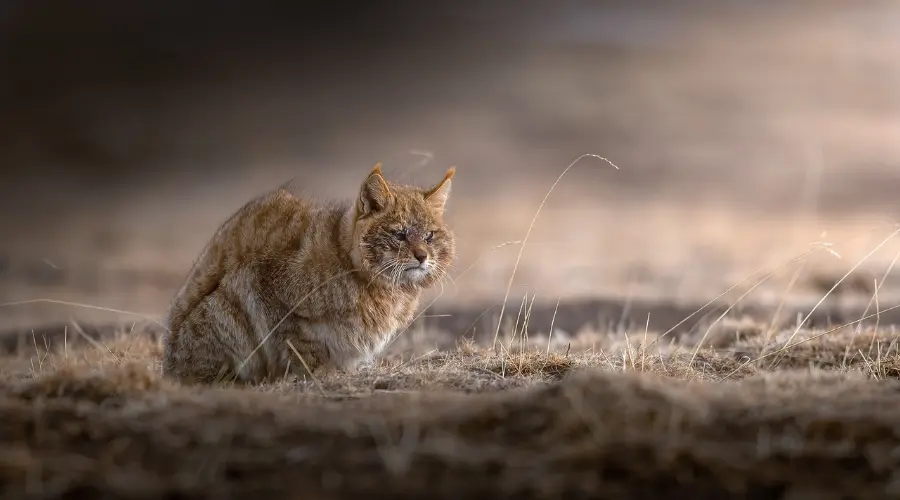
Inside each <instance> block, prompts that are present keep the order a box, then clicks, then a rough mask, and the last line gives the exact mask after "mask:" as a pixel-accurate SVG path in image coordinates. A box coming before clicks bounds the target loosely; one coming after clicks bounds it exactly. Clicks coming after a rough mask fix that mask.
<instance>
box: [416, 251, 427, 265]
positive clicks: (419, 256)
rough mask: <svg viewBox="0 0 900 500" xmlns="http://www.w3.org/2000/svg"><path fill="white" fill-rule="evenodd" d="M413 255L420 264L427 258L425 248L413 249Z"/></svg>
mask: <svg viewBox="0 0 900 500" xmlns="http://www.w3.org/2000/svg"><path fill="white" fill-rule="evenodd" d="M413 257H415V258H416V260H417V261H419V264H422V263H424V262H425V260H426V259H428V252H426V251H425V250H413Z"/></svg>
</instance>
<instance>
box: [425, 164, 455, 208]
mask: <svg viewBox="0 0 900 500" xmlns="http://www.w3.org/2000/svg"><path fill="white" fill-rule="evenodd" d="M455 173H456V167H450V168H448V169H447V173H446V174H444V178H443V180H441V182H439V183H438V185H437V186H435V187H433V188H431V189H430V190H428V191H427V192H425V201H427V202H428V204H429V205H431V206H432V207H434V208H436V209H438V210H444V205H446V204H447V198H448V197H449V196H450V185H451V184H452V182H451V179H453V174H455Z"/></svg>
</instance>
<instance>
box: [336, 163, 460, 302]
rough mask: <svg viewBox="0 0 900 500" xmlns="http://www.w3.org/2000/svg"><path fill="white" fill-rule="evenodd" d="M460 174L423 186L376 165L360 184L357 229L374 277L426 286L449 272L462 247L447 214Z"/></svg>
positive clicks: (362, 258)
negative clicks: (399, 180)
mask: <svg viewBox="0 0 900 500" xmlns="http://www.w3.org/2000/svg"><path fill="white" fill-rule="evenodd" d="M454 172H455V168H450V169H449V170H447V173H446V174H445V175H444V178H443V179H442V180H441V181H440V182H439V183H437V185H435V186H433V187H430V188H420V187H415V186H406V185H402V184H395V183H392V182H388V181H387V179H385V178H384V175H383V174H382V172H381V164H380V163H379V164H378V165H375V168H373V169H372V171H371V172H370V173H369V175H368V176H367V177H366V180H365V181H363V183H362V187H361V188H360V191H359V196H358V197H357V200H356V205H355V208H354V217H355V223H354V227H353V232H354V234H353V241H354V243H355V246H356V251H357V260H358V262H357V265H359V266H360V267H362V268H363V269H364V270H366V271H368V273H369V274H370V275H372V279H373V280H380V281H381V282H382V283H388V284H391V285H393V286H414V287H420V288H426V287H430V286H432V285H434V284H436V283H437V282H439V281H441V279H443V278H444V277H445V276H446V275H447V273H448V272H449V270H450V265H451V263H452V262H453V258H454V257H455V252H456V246H455V239H454V235H453V232H452V231H451V230H450V228H448V227H447V226H446V225H445V224H444V217H443V215H444V206H445V204H446V203H447V197H448V196H449V195H450V184H451V179H452V178H453V174H454Z"/></svg>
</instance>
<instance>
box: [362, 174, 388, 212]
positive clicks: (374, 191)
mask: <svg viewBox="0 0 900 500" xmlns="http://www.w3.org/2000/svg"><path fill="white" fill-rule="evenodd" d="M390 200H391V190H390V188H389V187H388V184H387V181H386V180H384V176H383V175H382V174H381V162H378V163H377V164H376V165H375V168H373V169H372V171H371V172H369V176H368V177H366V180H365V182H363V184H362V188H360V190H359V198H358V200H357V202H356V216H357V217H363V216H365V215H369V214H371V213H373V212H379V211H381V210H384V209H385V207H387V205H388V203H389V202H390Z"/></svg>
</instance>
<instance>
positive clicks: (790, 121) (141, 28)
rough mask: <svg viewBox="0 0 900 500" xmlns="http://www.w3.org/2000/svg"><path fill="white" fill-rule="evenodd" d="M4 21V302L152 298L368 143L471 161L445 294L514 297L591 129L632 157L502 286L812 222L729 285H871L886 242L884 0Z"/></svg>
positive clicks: (603, 270) (897, 107) (692, 255)
mask: <svg viewBox="0 0 900 500" xmlns="http://www.w3.org/2000/svg"><path fill="white" fill-rule="evenodd" d="M0 48H2V50H0V75H2V76H0V111H2V114H0V116H2V120H0V165H2V166H3V168H2V173H0V176H2V177H0V185H2V186H3V187H4V189H3V194H2V196H0V235H2V237H0V302H8V301H22V300H30V299H36V298H52V299H55V300H67V301H77V302H80V303H86V304H91V305H96V306H103V307H109V308H121V309H128V310H130V311H139V312H142V313H146V314H149V315H161V314H163V313H164V311H165V308H166V306H167V304H168V301H169V300H170V298H171V297H172V295H173V294H174V293H175V292H176V290H177V288H178V286H179V285H180V282H181V280H182V279H183V277H184V275H185V274H186V273H187V271H188V269H189V267H190V265H191V263H192V261H193V259H194V258H195V257H196V255H197V253H198V252H199V251H200V250H201V248H202V247H203V245H204V244H205V242H206V241H207V239H208V238H209V237H210V236H211V235H212V233H213V231H214V230H215V229H216V227H217V226H218V225H219V224H220V223H221V222H222V221H224V220H225V218H227V217H228V216H229V215H230V213H231V212H233V211H234V210H236V209H237V208H238V207H240V205H241V204H243V203H244V202H246V201H247V200H248V199H249V198H251V197H253V196H256V195H258V194H260V193H262V192H264V191H266V190H268V189H271V188H274V187H277V186H278V185H280V184H283V183H284V182H286V181H288V180H291V179H293V180H294V184H295V185H296V186H299V187H301V188H302V189H303V190H304V191H306V192H309V193H313V194H316V195H321V196H329V197H340V198H350V197H352V196H354V195H355V193H356V189H357V187H358V185H359V183H360V182H361V180H362V178H363V176H364V175H365V174H366V173H367V172H368V170H369V169H370V168H371V167H372V165H374V164H375V163H376V162H378V161H382V162H384V165H385V170H386V172H387V173H388V174H389V176H391V177H392V178H394V179H396V180H401V181H407V182H421V183H432V182H435V181H436V180H438V179H439V178H440V176H441V175H442V173H443V171H444V169H445V168H446V167H448V166H449V165H456V166H457V167H458V174H457V177H456V178H455V179H454V192H453V195H452V199H451V202H450V207H449V209H448V210H449V212H448V218H449V220H450V221H451V223H452V224H453V225H454V227H455V229H456V232H457V237H458V239H459V258H458V261H457V263H456V272H455V273H456V274H455V276H456V280H455V282H454V283H448V285H447V286H446V287H445V290H444V293H443V294H442V295H440V297H439V298H438V300H439V303H438V304H436V306H435V307H436V308H437V309H441V308H443V309H441V310H444V311H451V312H452V311H453V310H454V308H468V309H470V310H484V309H485V308H486V307H488V306H490V305H491V304H494V303H496V302H497V301H498V300H502V299H503V297H504V294H505V291H506V287H507V281H508V279H509V276H510V273H511V272H512V270H513V267H514V265H515V262H516V257H517V254H518V252H519V250H520V248H521V243H515V242H516V241H520V240H522V239H523V237H524V236H525V234H526V231H527V229H528V226H529V224H530V222H531V220H532V217H533V216H534V214H535V211H536V210H537V209H538V206H539V205H540V203H541V200H542V198H543V197H544V195H545V193H546V192H547V190H548V189H549V188H550V186H551V185H552V184H553V182H554V180H555V179H556V177H557V176H558V175H559V174H560V173H561V172H562V170H563V169H564V168H565V167H566V166H567V165H568V164H569V163H570V162H572V161H573V160H574V159H575V158H577V157H578V156H579V155H581V154H584V153H594V154H598V155H602V156H604V157H607V158H609V159H610V160H611V161H613V162H614V163H615V164H616V165H618V166H619V167H620V169H619V170H615V169H613V168H612V167H610V166H609V165H607V164H605V163H604V162H602V161H599V160H597V159H592V158H587V159H584V160H582V161H581V162H580V163H579V164H578V165H576V166H575V167H574V168H573V169H572V170H571V171H570V172H569V173H568V174H567V176H566V177H564V178H563V180H562V181H561V182H560V184H559V185H558V186H557V187H556V188H555V190H554V191H553V193H552V194H551V195H550V197H549V198H548V201H547V204H546V205H545V206H544V207H543V209H542V212H541V215H540V217H539V218H538V219H537V223H536V225H535V227H534V230H533V232H532V233H531V235H530V236H529V239H528V241H527V244H526V246H525V249H524V251H523V254H522V260H521V262H520V264H519V267H518V269H517V271H516V273H517V274H516V279H515V281H514V282H513V286H512V290H511V293H510V297H511V299H510V301H511V302H513V303H514V305H512V306H511V307H512V308H513V309H517V308H518V307H519V306H518V302H519V301H521V299H522V297H523V294H525V293H535V294H536V299H535V300H536V302H537V303H538V304H551V305H552V304H554V303H556V301H557V300H561V301H562V303H563V307H565V304H566V303H568V302H572V301H578V300H594V299H596V300H599V299H603V300H606V301H611V302H613V303H617V304H622V305H627V304H629V303H630V302H631V301H634V300H641V301H649V302H648V303H658V304H663V303H677V304H687V305H686V306H685V307H690V304H695V303H700V304H702V303H703V302H705V301H706V300H709V299H711V298H713V297H715V296H717V295H719V294H721V293H722V292H724V291H725V290H727V289H728V288H729V287H730V286H732V285H734V284H735V283H737V282H738V281H740V280H742V279H744V278H746V277H748V276H750V275H752V274H753V273H754V272H755V271H758V270H760V269H765V270H766V271H770V270H776V269H779V266H782V265H783V264H785V263H787V262H788V261H789V259H791V258H792V257H796V256H798V255H801V254H802V253H803V252H806V251H808V250H810V249H814V250H815V249H819V250H815V251H814V252H813V253H811V254H809V255H807V256H804V257H803V259H801V260H802V262H800V261H797V262H795V263H794V265H793V266H792V267H789V268H785V269H783V272H781V271H779V273H777V276H774V277H773V278H772V279H770V280H769V281H766V282H765V283H763V284H762V285H760V286H758V287H757V288H755V289H754V292H753V294H751V295H748V296H747V297H746V298H744V299H742V300H744V301H746V302H747V303H756V304H762V305H766V304H769V305H771V304H775V303H777V302H779V301H781V300H783V299H785V298H786V297H787V298H788V299H790V300H796V301H799V302H798V303H802V302H803V301H804V300H805V301H807V302H809V301H810V300H812V301H815V300H817V299H818V298H819V297H821V295H822V294H823V293H824V292H825V291H827V288H828V286H830V285H828V284H827V283H828V280H829V279H832V280H833V279H834V278H833V277H834V276H836V277H840V276H841V275H842V274H843V273H844V272H846V271H847V270H848V269H850V268H851V267H853V266H854V265H855V264H857V263H858V262H859V261H860V259H862V258H863V257H866V256H867V254H869V253H870V252H872V251H873V249H874V250H875V251H874V252H873V253H872V254H871V255H870V256H868V258H867V260H865V261H864V262H863V263H862V264H861V265H860V270H861V272H865V273H868V274H862V276H864V277H863V278H861V281H859V283H858V284H857V286H856V287H855V288H852V287H851V289H850V290H849V292H848V295H850V296H852V295H853V294H854V293H857V292H858V295H859V296H860V297H859V300H860V301H862V303H865V302H866V301H868V300H869V299H870V296H871V290H868V289H867V286H868V285H871V283H872V281H873V280H875V279H881V278H882V277H884V276H885V272H886V271H887V270H889V269H890V265H891V262H892V261H893V260H894V259H895V257H896V256H897V255H898V253H897V252H898V249H900V245H898V244H896V243H895V241H894V239H887V240H885V238H886V237H888V236H889V235H890V233H891V232H892V231H894V230H896V227H895V226H892V225H891V224H893V223H894V222H895V221H896V219H897V218H898V216H900V197H898V193H900V4H898V3H897V2H891V1H883V2H879V1H869V2H839V1H820V2H815V3H798V2H790V3H788V2H776V1H759V0H757V1H753V2H751V1H738V0H730V1H723V0H718V1H712V0H709V1H703V0H689V1H688V0H684V1H680V2H677V3H676V2H666V1H663V0H639V1H634V0H631V1H577V0H558V1H555V2H538V1H533V0H519V1H517V2H501V1H480V2H478V1H472V0H457V1H454V2H409V1H407V2H400V1H394V2H381V3H379V4H378V5H376V4H375V3H367V4H365V3H363V4H353V5H350V4H349V3H343V2H333V3H330V4H328V5H327V6H326V5H325V4H323V5H320V6H311V5H304V4H303V3H301V2H274V1H268V2H265V1H263V2H254V3H250V2H244V3H241V4H239V3H232V4H229V3H223V2H213V1H211V0H194V1H192V2H183V1H182V2H176V1H171V0H169V1H160V0H157V1H149V0H133V1H129V2H114V1H112V0H84V1H81V2H64V1H61V0H28V1H25V0H6V1H5V2H3V3H2V4H0ZM825 243H833V245H832V246H829V247H826V245H825ZM882 243H883V244H882ZM879 244H881V246H879ZM827 249H830V250H831V251H830V252H829V251H826V250H827ZM892 275H893V273H888V274H887V275H886V276H887V278H888V279H887V280H886V281H885V285H884V286H885V288H884V289H883V290H881V291H880V292H879V293H880V297H881V302H882V303H883V304H885V303H887V302H889V301H890V300H891V297H892V295H891V294H892V293H893V290H894V289H900V287H896V286H895V284H894V282H893V281H892V280H891V276H892ZM795 278H796V279H795ZM757 281H758V280H757ZM754 283H755V282H754V281H752V280H751V281H750V282H748V283H747V284H746V286H743V288H739V289H738V291H739V292H742V291H744V290H746V289H747V288H748V287H750V286H752V285H753V284H754ZM822 283H826V285H824V286H825V288H824V289H823V288H822V287H823V285H822ZM851 298H852V297H851ZM841 300H844V299H841ZM847 300H850V299H847ZM448 314H449V313H448ZM110 317H111V315H110V313H109V312H103V311H97V310H91V309H85V308H81V307H71V306H61V305H58V304H28V305H19V306H10V307H3V308H0V321H2V322H3V323H4V324H5V325H10V327H20V326H23V325H30V324H35V323H38V322H47V321H64V320H69V319H83V320H85V321H88V320H90V321H100V320H101V319H102V318H110ZM671 319H672V318H664V319H661V320H660V321H669V320H671ZM641 322H643V319H641ZM660 326H664V325H662V324H660Z"/></svg>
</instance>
